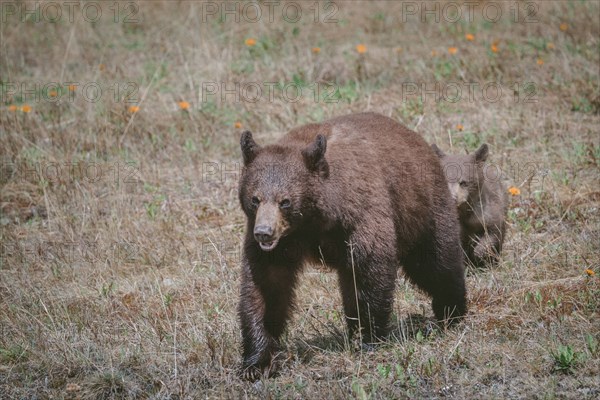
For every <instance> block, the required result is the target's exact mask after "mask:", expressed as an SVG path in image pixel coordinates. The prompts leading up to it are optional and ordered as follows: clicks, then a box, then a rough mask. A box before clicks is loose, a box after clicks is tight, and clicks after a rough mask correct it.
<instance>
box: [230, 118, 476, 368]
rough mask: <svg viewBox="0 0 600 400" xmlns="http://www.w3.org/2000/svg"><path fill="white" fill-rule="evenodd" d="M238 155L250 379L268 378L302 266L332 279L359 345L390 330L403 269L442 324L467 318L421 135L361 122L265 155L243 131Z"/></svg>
mask: <svg viewBox="0 0 600 400" xmlns="http://www.w3.org/2000/svg"><path fill="white" fill-rule="evenodd" d="M241 147H242V154H243V157H244V168H243V171H242V176H241V180H240V187H239V197H240V202H241V205H242V209H243V210H244V212H245V214H246V216H247V227H246V237H245V242H244V251H243V260H242V285H241V299H240V303H239V315H240V320H241V326H242V339H243V368H244V371H245V377H246V378H249V379H256V378H257V377H258V376H259V375H260V373H261V372H265V371H269V370H270V368H271V363H272V358H273V355H274V353H275V352H276V351H277V348H278V339H279V337H280V336H281V334H282V333H283V331H284V328H285V324H286V322H287V320H288V317H289V315H290V308H291V306H292V303H293V297H294V295H293V293H294V286H295V283H296V281H297V277H298V273H299V272H300V270H301V268H302V265H303V264H304V263H305V262H307V261H312V262H319V261H320V262H323V263H325V264H327V265H329V266H330V267H332V268H334V269H335V270H336V271H337V273H338V276H339V282H340V286H341V293H342V299H343V303H344V311H345V315H346V321H347V324H348V329H349V331H350V333H351V334H352V333H355V332H357V331H359V329H358V328H359V326H360V328H361V329H360V334H361V335H362V338H363V341H364V342H365V343H373V342H375V341H377V340H378V339H380V338H382V337H384V336H385V335H386V334H387V332H388V322H389V318H390V315H391V312H392V305H393V293H394V286H395V280H396V274H397V268H398V266H399V265H400V264H401V265H403V267H404V272H405V274H406V275H407V276H408V278H409V279H410V280H411V281H412V282H414V283H415V284H416V285H417V286H418V287H419V288H421V289H422V290H424V291H425V292H426V293H428V294H429V295H431V296H432V298H433V302H432V306H433V310H434V313H435V316H436V317H437V318H438V319H439V320H445V321H447V322H454V321H456V320H457V319H459V318H460V317H461V316H463V315H464V314H465V312H466V308H467V306H466V300H465V282H464V273H463V258H462V252H461V249H460V238H459V226H458V216H457V213H456V207H454V202H453V201H452V198H451V197H450V193H449V192H448V187H447V185H446V183H445V178H444V176H443V172H442V169H441V165H440V162H439V159H438V158H437V157H436V155H435V153H434V152H433V151H432V149H431V148H430V147H429V146H428V145H427V144H426V143H425V141H424V140H423V139H422V138H421V137H420V136H419V135H417V134H416V133H414V132H412V131H410V130H409V129H407V128H405V127H403V126H402V125H400V124H399V123H397V122H396V121H394V120H392V119H390V118H387V117H384V116H382V115H378V114H374V113H362V114H353V115H348V116H342V117H338V118H335V119H331V120H329V121H325V122H323V123H320V124H309V125H305V126H302V127H299V128H296V129H293V130H292V131H290V132H289V133H288V134H287V135H285V136H284V137H283V138H281V139H280V140H279V141H278V142H277V143H276V144H272V145H268V146H265V147H260V146H259V145H257V144H256V143H255V142H254V140H253V139H252V134H251V133H250V132H244V133H243V134H242V138H241ZM423 167H426V168H423ZM263 209H264V210H267V211H265V212H263ZM282 219H283V220H284V221H285V222H284V223H282V222H281V220H282ZM259 242H260V243H259ZM355 287H356V288H357V291H355Z"/></svg>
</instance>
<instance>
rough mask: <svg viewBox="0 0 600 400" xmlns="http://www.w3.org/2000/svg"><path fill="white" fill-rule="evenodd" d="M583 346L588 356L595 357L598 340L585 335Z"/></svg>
mask: <svg viewBox="0 0 600 400" xmlns="http://www.w3.org/2000/svg"><path fill="white" fill-rule="evenodd" d="M585 344H586V346H587V349H588V351H589V352H590V354H591V355H592V356H594V355H596V353H597V352H598V340H597V339H596V338H595V337H594V336H593V335H591V334H589V333H588V334H587V335H585Z"/></svg>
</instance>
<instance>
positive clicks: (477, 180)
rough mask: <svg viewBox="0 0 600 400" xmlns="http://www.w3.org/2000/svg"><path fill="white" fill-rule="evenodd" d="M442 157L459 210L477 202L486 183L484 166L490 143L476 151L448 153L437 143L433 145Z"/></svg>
mask: <svg viewBox="0 0 600 400" xmlns="http://www.w3.org/2000/svg"><path fill="white" fill-rule="evenodd" d="M431 147H432V149H433V150H434V151H435V153H436V154H437V155H438V157H440V160H441V163H442V168H443V169H444V174H445V176H446V182H448V188H449V189H450V194H451V195H452V198H453V199H454V200H455V201H456V205H457V207H458V208H459V210H466V209H468V208H470V207H472V206H473V205H474V204H476V203H477V201H478V199H479V196H480V193H481V191H482V188H483V184H484V176H483V166H484V163H485V161H486V160H487V157H488V145H487V144H482V145H481V147H479V148H478V149H477V150H476V151H475V152H474V153H471V154H465V155H454V154H446V153H444V152H443V151H442V150H440V148H439V147H437V146H436V145H435V144H432V145H431Z"/></svg>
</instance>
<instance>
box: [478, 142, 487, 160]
mask: <svg viewBox="0 0 600 400" xmlns="http://www.w3.org/2000/svg"><path fill="white" fill-rule="evenodd" d="M488 154H489V149H488V145H487V143H484V144H482V145H481V147H479V148H478V149H477V150H476V151H475V161H476V162H484V161H485V160H487V158H488Z"/></svg>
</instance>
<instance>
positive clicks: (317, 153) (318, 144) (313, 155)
mask: <svg viewBox="0 0 600 400" xmlns="http://www.w3.org/2000/svg"><path fill="white" fill-rule="evenodd" d="M326 150H327V139H325V136H323V135H321V134H318V135H317V137H316V138H315V141H314V142H312V143H311V144H309V145H308V146H307V147H306V148H305V149H304V150H302V157H303V158H304V164H305V165H306V168H308V169H309V171H312V172H318V173H319V175H320V176H321V177H323V178H327V177H328V176H329V164H327V161H326V160H325V151H326Z"/></svg>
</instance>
